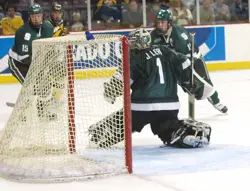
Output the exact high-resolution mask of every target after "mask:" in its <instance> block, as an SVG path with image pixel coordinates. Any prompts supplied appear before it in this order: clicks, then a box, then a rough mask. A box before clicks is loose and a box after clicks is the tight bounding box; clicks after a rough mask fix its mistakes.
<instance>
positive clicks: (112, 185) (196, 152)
mask: <svg viewBox="0 0 250 191" xmlns="http://www.w3.org/2000/svg"><path fill="white" fill-rule="evenodd" d="M211 78H212V81H213V83H214V84H215V87H216V88H217V89H218V92H219V96H220V98H221V102H222V103H223V104H226V105H227V106H228V108H229V112H228V115H224V114H220V113H219V112H218V111H217V110H215V109H214V108H213V107H212V106H211V104H210V103H209V102H208V101H206V100H204V101H199V102H198V101H196V106H195V108H196V111H195V113H196V119H197V120H200V121H203V122H206V123H208V124H210V125H211V127H212V136H211V144H210V145H209V146H208V147H207V148H204V149H171V148H160V147H159V146H160V145H161V142H160V141H159V140H158V138H157V137H155V136H153V135H152V133H151V131H150V129H149V127H147V126H146V127H145V128H144V130H143V132H142V133H141V134H134V135H133V169H134V173H133V174H132V175H120V176H117V177H110V178H104V179H100V180H92V181H85V182H72V183H63V184H25V183H15V182H10V181H7V180H4V179H0V187H1V188H0V190H1V191H14V190H18V191H20V190H25V191H34V190H37V191H42V190H43V191H44V190H48V191H50V190H53V191H54V190H60V191H66V190H67V191H69V190H72V191H77V190H85V191H102V190H107V191H118V190H119V191H123V190H126V191H127V190H144V191H146V190H149V191H152V190H154V191H215V190H220V191H238V190H240V191H249V190H250V184H249V182H248V180H249V176H250V127H249V122H248V117H249V107H250V100H249V98H250V91H249V87H250V70H243V71H227V72H213V73H211ZM19 91H20V85H17V84H15V85H0V100H1V102H0V128H3V127H4V125H5V123H6V121H7V120H8V117H9V115H10V114H11V111H12V109H11V108H8V107H7V106H6V105H5V102H6V101H9V102H15V100H16V98H17V96H18V93H19ZM179 94H180V100H181V104H182V108H181V111H180V117H181V118H182V117H186V116H187V106H188V102H187V95H186V94H184V93H183V92H182V91H181V90H180V92H179Z"/></svg>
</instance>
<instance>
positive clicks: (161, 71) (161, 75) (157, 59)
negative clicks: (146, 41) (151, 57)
mask: <svg viewBox="0 0 250 191" xmlns="http://www.w3.org/2000/svg"><path fill="white" fill-rule="evenodd" d="M156 65H157V66H158V71H159V76H160V84H164V83H165V81H164V75H163V70H162V64H161V59H160V58H156Z"/></svg>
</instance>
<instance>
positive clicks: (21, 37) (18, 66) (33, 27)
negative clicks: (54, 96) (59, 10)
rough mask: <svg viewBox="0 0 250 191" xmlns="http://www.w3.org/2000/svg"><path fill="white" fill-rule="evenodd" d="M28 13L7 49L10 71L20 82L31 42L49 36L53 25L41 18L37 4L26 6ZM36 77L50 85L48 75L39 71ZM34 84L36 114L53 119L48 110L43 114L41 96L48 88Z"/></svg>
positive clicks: (26, 66) (43, 106)
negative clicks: (12, 42)
mask: <svg viewBox="0 0 250 191" xmlns="http://www.w3.org/2000/svg"><path fill="white" fill-rule="evenodd" d="M28 14H29V21H28V22H27V23H25V24H24V25H23V26H22V27H21V28H19V29H18V30H17V32H16V34H15V41H14V46H13V47H12V48H11V49H10V50H9V60H8V64H9V68H10V71H11V73H12V75H13V76H14V77H15V78H16V79H17V80H18V81H19V82H20V83H21V84H23V83H24V80H25V78H26V75H27V73H28V71H29V68H30V65H31V58H32V42H33V41H34V40H37V39H42V38H50V37H52V36H53V26H52V25H51V24H50V23H49V22H48V21H44V20H43V9H42V7H41V6H40V5H39V4H34V5H32V6H30V7H29V8H28ZM38 79H40V80H39V81H40V83H41V82H44V84H47V86H51V83H50V81H49V80H48V79H49V76H48V75H46V74H43V73H40V74H38V76H36V79H34V80H38ZM46 80H47V81H46ZM35 84H36V85H34V87H33V89H34V90H33V91H34V92H33V94H34V95H37V96H38V97H39V98H38V100H37V103H36V104H37V109H38V116H43V117H45V118H49V119H54V118H55V114H51V113H49V112H46V115H45V114H44V113H45V112H44V111H45V104H46V103H45V101H44V100H43V98H42V97H43V95H44V94H45V93H44V92H45V91H44V89H46V91H47V93H48V92H49V91H50V88H49V87H44V88H43V89H42V88H41V87H38V86H39V82H37V83H35ZM38 90H40V91H38ZM28 99H29V98H27V103H26V105H28V102H29V100H28ZM23 109H24V108H23Z"/></svg>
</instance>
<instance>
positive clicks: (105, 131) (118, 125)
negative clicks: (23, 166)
mask: <svg viewBox="0 0 250 191" xmlns="http://www.w3.org/2000/svg"><path fill="white" fill-rule="evenodd" d="M88 133H89V136H90V140H91V142H92V143H95V145H97V146H98V147H101V148H108V147H111V146H112V145H115V144H116V143H119V142H121V141H123V140H124V128H123V110H122V109H121V110H119V111H117V112H114V113H113V114H111V115H110V116H108V117H106V118H104V119H102V120H101V121H99V122H97V123H96V124H94V125H91V126H90V127H89V129H88Z"/></svg>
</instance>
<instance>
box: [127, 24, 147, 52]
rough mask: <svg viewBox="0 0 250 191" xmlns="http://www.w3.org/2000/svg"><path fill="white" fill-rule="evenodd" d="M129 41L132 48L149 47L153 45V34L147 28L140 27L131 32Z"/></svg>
mask: <svg viewBox="0 0 250 191" xmlns="http://www.w3.org/2000/svg"><path fill="white" fill-rule="evenodd" d="M128 37H129V38H128V39H129V43H130V46H131V48H132V49H138V50H141V49H147V48H149V47H150V46H151V36H150V34H149V32H148V31H147V30H145V29H142V28H139V29H136V30H134V31H132V32H130V34H129V36H128Z"/></svg>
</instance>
